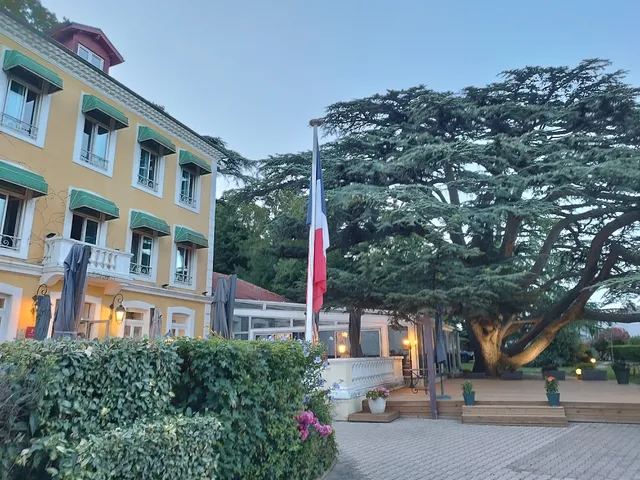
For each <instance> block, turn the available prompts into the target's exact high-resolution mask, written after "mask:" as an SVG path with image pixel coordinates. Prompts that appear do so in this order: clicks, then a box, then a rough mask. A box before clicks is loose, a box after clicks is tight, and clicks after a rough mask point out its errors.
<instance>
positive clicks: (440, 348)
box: [435, 306, 451, 399]
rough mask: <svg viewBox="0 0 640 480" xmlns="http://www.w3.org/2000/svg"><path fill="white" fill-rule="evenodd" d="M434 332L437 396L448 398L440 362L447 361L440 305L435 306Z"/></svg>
mask: <svg viewBox="0 0 640 480" xmlns="http://www.w3.org/2000/svg"><path fill="white" fill-rule="evenodd" d="M435 334H436V340H435V342H436V351H435V357H436V363H438V364H440V395H438V398H443V399H448V398H451V397H449V396H448V395H445V394H444V380H443V368H444V366H443V365H442V364H443V363H445V362H446V361H447V346H446V343H445V341H444V322H443V320H442V307H440V306H438V308H436V323H435Z"/></svg>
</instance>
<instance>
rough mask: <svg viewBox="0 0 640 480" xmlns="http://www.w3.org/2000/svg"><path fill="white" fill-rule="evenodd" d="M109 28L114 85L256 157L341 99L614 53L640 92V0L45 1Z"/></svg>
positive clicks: (296, 136)
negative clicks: (117, 59) (115, 62)
mask: <svg viewBox="0 0 640 480" xmlns="http://www.w3.org/2000/svg"><path fill="white" fill-rule="evenodd" d="M42 3H43V5H45V6H46V7H47V8H49V9H51V10H52V11H54V12H55V13H56V14H57V15H58V16H59V17H62V16H66V17H69V18H70V19H72V20H74V21H77V22H80V23H86V24H89V25H92V26H96V27H99V28H102V29H103V30H104V32H105V33H106V34H107V36H109V38H110V39H111V41H112V42H113V43H114V45H115V46H116V47H117V48H118V49H119V50H120V52H121V53H122V55H123V56H124V58H125V60H126V62H125V63H124V64H122V65H119V66H117V67H114V68H113V69H112V71H111V73H112V75H113V76H114V77H115V78H117V79H118V80H120V81H121V82H123V83H125V84H126V85H127V86H129V87H131V88H133V89H134V90H135V91H137V92H138V93H140V94H141V95H143V96H144V97H145V98H148V99H149V100H152V101H153V102H156V103H159V104H161V105H164V106H165V107H166V108H167V111H168V112H170V113H171V114H172V115H174V116H175V117H176V118H178V119H179V120H181V121H183V122H184V123H186V124H187V125H189V126H191V127H192V128H193V129H195V130H196V131H198V132H201V133H203V134H211V135H217V136H220V137H222V138H223V139H224V140H225V141H227V142H228V143H229V145H230V147H231V148H233V149H235V150H238V151H239V152H241V153H242V154H244V155H246V156H248V157H250V158H263V157H265V156H267V155H269V154H273V153H285V152H290V151H299V150H305V149H309V148H310V147H311V132H310V130H309V128H308V126H307V125H308V121H309V119H311V118H314V117H317V116H321V115H322V114H323V112H324V107H325V106H327V105H329V104H331V103H332V102H335V101H339V100H348V99H352V98H358V97H361V96H365V95H369V94H373V93H376V92H382V91H384V90H385V89H388V88H405V87H411V86H414V85H417V84H421V83H422V84H425V85H428V86H430V87H432V88H435V89H443V90H447V89H448V90H458V89H460V88H462V87H464V86H467V85H473V84H476V85H479V84H485V83H487V82H491V81H493V80H494V79H495V78H496V75H497V74H498V73H499V72H500V71H502V70H504V69H508V68H515V67H520V66H524V65H570V64H575V63H577V62H578V61H579V60H581V59H583V58H587V57H596V56H598V57H604V58H609V59H611V60H613V61H614V66H616V67H618V68H623V69H625V70H629V71H630V77H629V78H630V80H631V81H632V83H635V84H640V55H639V54H638V44H639V43H640V42H639V40H640V33H639V32H640V31H639V30H638V28H637V21H638V18H640V2H634V1H632V0H626V1H621V0H609V1H607V2H603V1H601V0H599V1H594V0H580V1H579V0H564V1H561V2H558V1H555V2H551V1H547V0H536V1H535V2H522V1H514V0H511V1H506V0H490V1H487V0H485V1H479V0H478V1H474V0H467V1H462V0H458V1H456V0H446V1H445V0H441V1H439V2H435V1H428V0H413V1H401V0H396V1H391V0H387V1H382V0H367V1H365V0H341V1H338V0H324V1H316V2H308V1H304V0H270V1H267V0H245V1H243V0H235V1H233V0H181V1H179V2H175V1H169V0H109V2H107V3H105V2H104V1H102V0H100V1H98V0H82V1H79V0H42Z"/></svg>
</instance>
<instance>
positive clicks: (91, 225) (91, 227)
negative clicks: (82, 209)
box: [84, 219, 98, 245]
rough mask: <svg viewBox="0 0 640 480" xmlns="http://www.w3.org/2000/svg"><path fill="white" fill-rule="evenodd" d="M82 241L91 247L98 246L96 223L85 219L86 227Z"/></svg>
mask: <svg viewBox="0 0 640 480" xmlns="http://www.w3.org/2000/svg"><path fill="white" fill-rule="evenodd" d="M84 241H85V242H86V243H90V244H91V245H97V244H98V222H94V221H93V220H89V219H87V227H86V230H85V233H84Z"/></svg>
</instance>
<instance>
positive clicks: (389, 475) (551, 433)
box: [328, 418, 640, 480]
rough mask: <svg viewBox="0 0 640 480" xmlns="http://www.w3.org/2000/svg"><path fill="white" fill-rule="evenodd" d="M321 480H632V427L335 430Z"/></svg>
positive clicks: (342, 425)
mask: <svg viewBox="0 0 640 480" xmlns="http://www.w3.org/2000/svg"><path fill="white" fill-rule="evenodd" d="M335 427H336V434H337V438H338V444H339V446H340V456H339V459H338V463H337V464H336V466H335V468H334V469H333V471H332V472H331V473H330V474H329V476H328V480H339V479H344V480H368V479H380V478H386V479H394V478H402V479H403V480H423V479H428V480H453V479H456V478H464V479H465V480H472V479H474V480H489V479H491V480H497V479H501V480H640V425H614V424H570V426H569V427H568V428H543V427H503V426H492V425H462V424H461V423H459V422H457V421H452V420H438V421H432V420H423V419H414V418H401V419H399V420H396V421H395V422H393V423H390V424H367V423H360V424H358V423H346V422H337V423H336V424H335Z"/></svg>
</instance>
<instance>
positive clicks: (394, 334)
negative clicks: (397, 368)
mask: <svg viewBox="0 0 640 480" xmlns="http://www.w3.org/2000/svg"><path fill="white" fill-rule="evenodd" d="M407 339H409V329H408V328H407V327H402V328H401V329H400V330H395V329H393V328H391V327H389V355H390V356H392V357H394V356H403V355H404V354H405V353H406V352H407V351H408V349H407V348H406V347H405V345H404V340H407Z"/></svg>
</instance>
